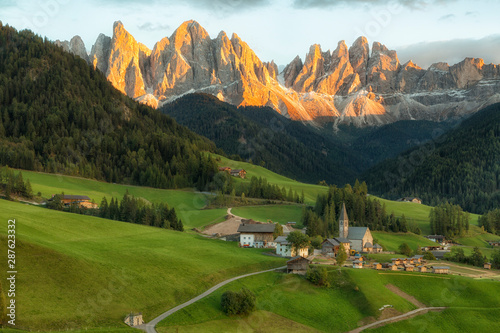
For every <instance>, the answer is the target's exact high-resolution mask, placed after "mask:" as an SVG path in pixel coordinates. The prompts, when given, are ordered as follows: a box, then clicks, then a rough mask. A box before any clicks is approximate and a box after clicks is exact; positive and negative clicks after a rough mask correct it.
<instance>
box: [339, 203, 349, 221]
mask: <svg viewBox="0 0 500 333" xmlns="http://www.w3.org/2000/svg"><path fill="white" fill-rule="evenodd" d="M339 220H340V221H342V220H344V221H349V217H348V216H347V210H346V209H345V202H343V203H342V210H341V211H340V217H339Z"/></svg>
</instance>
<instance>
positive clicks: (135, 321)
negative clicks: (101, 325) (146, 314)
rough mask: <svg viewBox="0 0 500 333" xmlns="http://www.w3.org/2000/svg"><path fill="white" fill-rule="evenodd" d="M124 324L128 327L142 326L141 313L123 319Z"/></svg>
mask: <svg viewBox="0 0 500 333" xmlns="http://www.w3.org/2000/svg"><path fill="white" fill-rule="evenodd" d="M124 322H125V324H127V325H128V326H132V327H133V326H139V325H142V324H144V320H143V319H142V313H131V314H129V315H127V316H126V317H125V320H124Z"/></svg>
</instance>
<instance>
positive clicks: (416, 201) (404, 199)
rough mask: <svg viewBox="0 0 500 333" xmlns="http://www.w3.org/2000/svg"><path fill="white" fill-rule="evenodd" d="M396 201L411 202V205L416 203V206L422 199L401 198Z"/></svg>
mask: <svg viewBox="0 0 500 333" xmlns="http://www.w3.org/2000/svg"><path fill="white" fill-rule="evenodd" d="M396 201H403V202H413V203H417V204H421V203H422V199H420V198H416V197H403V198H399V199H398V200H396Z"/></svg>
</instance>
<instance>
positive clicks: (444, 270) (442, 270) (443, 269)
mask: <svg viewBox="0 0 500 333" xmlns="http://www.w3.org/2000/svg"><path fill="white" fill-rule="evenodd" d="M449 272H450V267H448V266H432V273H434V274H448V273H449Z"/></svg>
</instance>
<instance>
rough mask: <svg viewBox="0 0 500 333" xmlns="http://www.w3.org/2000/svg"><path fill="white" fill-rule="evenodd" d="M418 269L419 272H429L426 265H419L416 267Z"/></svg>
mask: <svg viewBox="0 0 500 333" xmlns="http://www.w3.org/2000/svg"><path fill="white" fill-rule="evenodd" d="M416 270H417V272H420V273H425V272H427V267H425V266H418V267H417V268H416Z"/></svg>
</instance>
